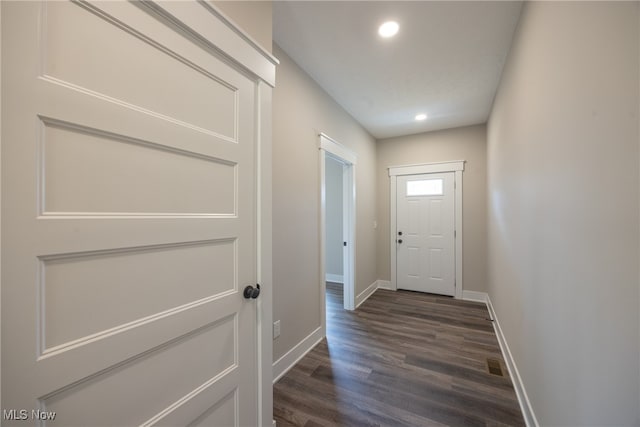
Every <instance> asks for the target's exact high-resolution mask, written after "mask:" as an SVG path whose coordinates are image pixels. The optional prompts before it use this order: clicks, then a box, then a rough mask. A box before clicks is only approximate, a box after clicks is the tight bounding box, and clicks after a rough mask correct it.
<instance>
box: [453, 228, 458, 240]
mask: <svg viewBox="0 0 640 427" xmlns="http://www.w3.org/2000/svg"><path fill="white" fill-rule="evenodd" d="M457 236H458V232H457V231H456V230H453V238H454V239H455V238H456V237H457Z"/></svg>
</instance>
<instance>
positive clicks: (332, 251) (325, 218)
mask: <svg viewBox="0 0 640 427" xmlns="http://www.w3.org/2000/svg"><path fill="white" fill-rule="evenodd" d="M355 167H356V156H355V154H354V153H353V152H351V151H350V150H349V149H348V148H346V147H344V146H343V145H341V144H339V143H337V142H336V141H334V140H332V139H331V138H329V137H327V136H326V135H324V134H321V135H320V187H321V188H320V200H321V215H320V222H321V225H320V228H321V233H320V234H321V236H320V253H321V263H320V264H321V268H320V270H321V272H320V280H321V283H322V286H321V295H320V297H321V301H322V303H321V304H322V326H323V335H326V332H327V328H326V326H327V310H328V309H329V310H335V309H339V308H340V307H339V305H340V302H342V309H345V310H354V309H355Z"/></svg>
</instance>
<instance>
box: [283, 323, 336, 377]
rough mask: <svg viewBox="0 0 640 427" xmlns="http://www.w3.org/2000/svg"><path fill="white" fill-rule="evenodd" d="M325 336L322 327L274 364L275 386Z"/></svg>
mask: <svg viewBox="0 0 640 427" xmlns="http://www.w3.org/2000/svg"><path fill="white" fill-rule="evenodd" d="M323 338H324V336H323V335H322V327H318V329H316V330H315V331H313V332H311V333H310V334H309V335H308V336H307V337H306V338H305V339H303V340H302V341H300V342H299V343H298V344H297V345H296V346H295V347H293V348H292V349H291V350H289V351H288V352H287V353H286V354H285V355H284V356H282V357H281V358H280V359H278V360H276V361H275V362H274V363H273V383H274V384H275V383H276V381H278V380H279V379H280V378H282V376H283V375H284V374H286V373H287V371H289V369H291V368H293V367H294V366H295V364H296V363H298V362H299V361H300V359H302V358H303V357H304V356H305V355H306V354H307V353H309V352H310V351H311V350H312V349H313V347H315V346H316V345H317V344H318V343H319V342H320V341H322V339H323Z"/></svg>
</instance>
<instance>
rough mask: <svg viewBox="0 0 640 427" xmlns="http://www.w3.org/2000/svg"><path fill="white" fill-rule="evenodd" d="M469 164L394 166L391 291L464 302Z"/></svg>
mask: <svg viewBox="0 0 640 427" xmlns="http://www.w3.org/2000/svg"><path fill="white" fill-rule="evenodd" d="M463 171H464V161H453V162H442V163H429V164H422V165H407V166H393V167H390V168H389V177H390V181H391V182H390V193H391V194H390V218H391V221H390V240H391V241H390V243H391V287H392V289H409V290H416V291H422V292H431V293H437V294H443V295H452V296H455V297H456V298H462V290H463V280H462V279H463V278H462V237H463V235H462V172H463Z"/></svg>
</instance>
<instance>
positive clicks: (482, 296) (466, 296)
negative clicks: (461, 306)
mask: <svg viewBox="0 0 640 427" xmlns="http://www.w3.org/2000/svg"><path fill="white" fill-rule="evenodd" d="M487 298H488V295H487V293H486V292H476V291H464V290H463V291H462V299H463V300H465V301H477V302H484V303H486V302H487Z"/></svg>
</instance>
